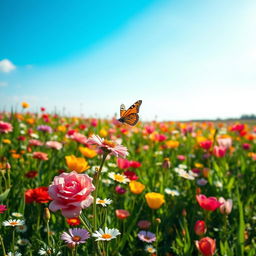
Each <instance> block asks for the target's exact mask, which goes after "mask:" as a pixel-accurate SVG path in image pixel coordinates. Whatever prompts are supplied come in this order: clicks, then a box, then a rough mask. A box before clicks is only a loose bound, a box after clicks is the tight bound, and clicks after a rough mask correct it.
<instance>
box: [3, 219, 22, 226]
mask: <svg viewBox="0 0 256 256" xmlns="http://www.w3.org/2000/svg"><path fill="white" fill-rule="evenodd" d="M24 224H25V222H24V220H6V221H4V222H3V226H5V227H7V226H12V227H17V226H22V225H24Z"/></svg>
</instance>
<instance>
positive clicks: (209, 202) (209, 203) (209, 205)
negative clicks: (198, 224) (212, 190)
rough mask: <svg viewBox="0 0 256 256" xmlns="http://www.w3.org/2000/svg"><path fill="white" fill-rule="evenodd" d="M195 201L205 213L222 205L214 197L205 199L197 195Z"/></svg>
mask: <svg viewBox="0 0 256 256" xmlns="http://www.w3.org/2000/svg"><path fill="white" fill-rule="evenodd" d="M196 200H197V202H198V203H199V205H200V206H201V207H202V208H203V209H205V210H207V211H215V210H216V209H217V208H219V207H220V206H221V205H222V203H220V202H219V201H218V199H217V198H216V197H206V196H205V195H202V194H200V195H197V196H196Z"/></svg>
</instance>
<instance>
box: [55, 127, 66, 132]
mask: <svg viewBox="0 0 256 256" xmlns="http://www.w3.org/2000/svg"><path fill="white" fill-rule="evenodd" d="M57 130H58V131H59V132H65V131H66V130H67V128H66V127H65V126H64V125H59V126H58V127H57Z"/></svg>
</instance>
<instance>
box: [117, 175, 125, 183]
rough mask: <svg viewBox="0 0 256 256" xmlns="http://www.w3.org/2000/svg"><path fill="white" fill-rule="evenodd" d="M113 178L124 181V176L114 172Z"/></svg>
mask: <svg viewBox="0 0 256 256" xmlns="http://www.w3.org/2000/svg"><path fill="white" fill-rule="evenodd" d="M115 180H116V181H118V182H123V181H124V176H122V175H120V174H115Z"/></svg>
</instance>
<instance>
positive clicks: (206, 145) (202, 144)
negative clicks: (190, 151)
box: [200, 140, 212, 150]
mask: <svg viewBox="0 0 256 256" xmlns="http://www.w3.org/2000/svg"><path fill="white" fill-rule="evenodd" d="M200 147H201V148H203V149H205V150H209V149H210V148H211V147H212V141H211V140H205V141H202V142H200Z"/></svg>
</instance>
